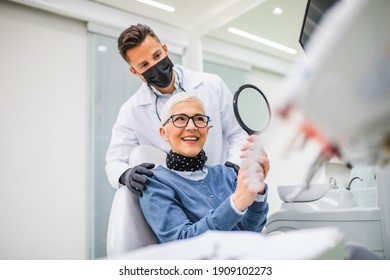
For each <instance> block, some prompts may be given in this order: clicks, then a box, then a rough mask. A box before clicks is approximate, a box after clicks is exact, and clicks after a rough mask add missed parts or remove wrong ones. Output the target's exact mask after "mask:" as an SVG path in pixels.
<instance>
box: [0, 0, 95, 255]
mask: <svg viewBox="0 0 390 280" xmlns="http://www.w3.org/2000/svg"><path fill="white" fill-rule="evenodd" d="M0 41H1V43H0V61H1V62H0V79H1V82H0V128H1V138H0V155H1V157H0V172H1V176H0V228H1V230H0V259H85V258H86V257H87V254H86V229H87V227H86V209H87V206H86V191H87V175H88V172H87V157H88V153H87V151H88V149H87V138H88V114H87V112H88V110H87V109H88V104H87V98H88V91H87V86H86V85H87V84H88V83H87V78H88V77H87V59H86V58H87V37H86V27H85V25H84V24H83V23H81V22H79V21H76V20H72V19H69V18H63V17H59V16H55V15H52V14H49V13H45V12H42V11H38V10H35V9H32V8H28V7H25V6H21V5H19V4H14V3H10V2H4V1H1V2H0Z"/></svg>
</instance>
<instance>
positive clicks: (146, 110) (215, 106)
mask: <svg viewBox="0 0 390 280" xmlns="http://www.w3.org/2000/svg"><path fill="white" fill-rule="evenodd" d="M175 67H177V68H178V69H180V70H181V71H182V74H183V75H182V83H181V85H182V88H183V89H184V90H185V91H187V92H191V93H195V94H198V95H199V97H200V99H201V100H202V101H203V103H204V105H205V113H206V115H208V116H210V123H209V125H210V126H212V128H210V130H209V133H208V136H207V141H206V145H205V147H204V150H205V152H206V155H207V157H208V160H207V163H206V164H208V165H215V164H224V163H225V162H226V161H231V162H234V163H236V164H239V165H240V164H241V159H240V158H239V155H240V148H241V147H242V145H243V144H244V143H245V141H246V137H247V134H246V132H245V131H244V130H243V129H242V128H241V127H240V126H239V124H238V122H237V120H236V118H235V116H234V112H233V95H232V93H231V92H230V90H229V89H228V88H227V86H226V85H225V83H224V82H223V81H222V79H221V78H220V77H218V76H217V75H214V74H209V73H201V72H194V71H191V70H189V69H187V68H184V67H182V66H180V65H175ZM167 96H168V95H167ZM169 96H170V95H169ZM166 100H167V98H164V97H161V96H160V97H159V98H158V101H159V102H163V103H165V101H166ZM155 102H156V96H155V94H154V93H153V91H152V90H151V89H150V88H149V87H148V86H147V85H146V84H145V83H143V84H142V85H141V87H140V88H139V89H138V91H137V92H136V93H135V94H134V95H133V96H131V97H130V98H129V99H128V100H127V101H126V102H125V103H124V104H123V105H122V107H121V108H120V110H119V114H118V117H117V120H116V123H115V124H114V126H113V129H112V137H111V142H110V146H109V148H108V151H107V154H106V173H107V176H108V180H109V181H110V184H111V185H112V186H113V187H114V188H118V187H119V186H120V183H119V177H120V176H121V175H122V174H123V172H124V171H126V170H127V169H128V168H129V167H131V166H129V155H130V152H131V151H132V150H133V148H134V147H136V146H137V145H140V144H142V145H152V146H155V147H157V148H160V149H162V150H163V151H165V152H169V150H170V146H169V144H168V143H167V142H165V141H164V140H163V139H162V138H161V136H160V134H159V127H160V125H161V122H160V120H159V118H158V116H157V114H156V106H155ZM158 105H160V106H157V107H158V110H161V107H162V104H158Z"/></svg>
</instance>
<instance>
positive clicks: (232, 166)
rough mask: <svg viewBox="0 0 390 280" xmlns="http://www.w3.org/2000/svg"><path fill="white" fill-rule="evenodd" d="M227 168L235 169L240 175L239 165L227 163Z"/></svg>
mask: <svg viewBox="0 0 390 280" xmlns="http://www.w3.org/2000/svg"><path fill="white" fill-rule="evenodd" d="M225 166H227V167H231V168H233V169H234V171H235V172H236V174H237V175H238V171H240V167H239V166H238V165H237V164H235V163H233V162H230V161H227V162H225Z"/></svg>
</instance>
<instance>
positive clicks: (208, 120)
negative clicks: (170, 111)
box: [162, 114, 210, 128]
mask: <svg viewBox="0 0 390 280" xmlns="http://www.w3.org/2000/svg"><path fill="white" fill-rule="evenodd" d="M176 116H185V117H187V122H186V124H185V125H183V126H177V125H176V124H175V122H174V120H173V118H174V117H176ZM196 117H205V118H206V125H205V126H198V125H197V124H196V122H195V121H194V118H196ZM170 120H172V124H173V125H174V126H175V127H177V128H183V127H186V126H187V125H188V123H189V121H190V120H192V122H193V123H194V125H195V126H196V127H197V128H205V127H207V126H208V125H209V122H210V117H209V116H206V115H202V114H198V115H194V116H191V117H190V116H188V115H186V114H174V115H171V116H170V117H169V118H168V119H167V120H166V121H165V123H164V124H163V125H162V126H165V125H166V124H167V123H168V122H169V121H170Z"/></svg>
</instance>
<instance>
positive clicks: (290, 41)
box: [91, 0, 307, 61]
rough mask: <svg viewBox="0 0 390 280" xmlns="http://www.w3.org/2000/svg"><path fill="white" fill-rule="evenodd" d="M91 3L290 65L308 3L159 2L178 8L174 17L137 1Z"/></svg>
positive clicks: (283, 0)
mask: <svg viewBox="0 0 390 280" xmlns="http://www.w3.org/2000/svg"><path fill="white" fill-rule="evenodd" d="M91 1H92V2H98V3H101V4H104V5H107V6H110V7H114V8H117V9H120V10H124V11H126V12H129V13H132V14H135V15H140V16H143V17H146V18H150V19H153V20H155V21H159V22H162V23H165V24H169V25H172V26H175V27H178V28H181V29H184V30H186V31H188V32H194V33H196V34H200V35H202V36H206V37H210V38H213V39H218V40H222V41H226V42H229V43H233V44H237V45H239V46H242V47H246V48H249V49H251V50H255V51H258V52H260V53H263V54H267V55H271V56H273V57H277V58H280V59H284V60H287V61H294V60H295V59H297V58H298V57H299V55H300V54H301V53H302V48H301V46H300V44H299V41H298V40H299V34H300V32H301V27H302V22H303V17H304V13H305V8H306V3H307V0H156V1H159V2H160V3H163V4H166V5H169V6H173V7H175V8H176V10H175V12H173V13H172V12H166V11H163V10H160V9H157V8H154V7H150V6H147V5H145V4H142V3H140V2H137V1H136V0H91ZM275 7H280V8H282V9H283V10H284V12H283V14H281V15H279V16H275V15H273V14H272V10H273V9H274V8H275ZM228 27H235V28H237V29H241V30H243V31H246V32H249V33H252V34H254V35H257V36H260V37H263V38H265V39H267V40H271V41H274V42H276V43H278V44H282V45H285V46H287V47H289V48H293V49H295V50H297V52H298V53H297V54H296V55H291V54H288V53H285V52H282V51H280V50H277V49H273V48H271V47H268V46H265V45H262V44H260V43H256V42H252V41H250V40H249V39H244V38H240V37H238V36H237V35H234V34H231V33H230V32H228V31H227V28H228ZM152 28H153V27H152Z"/></svg>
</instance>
